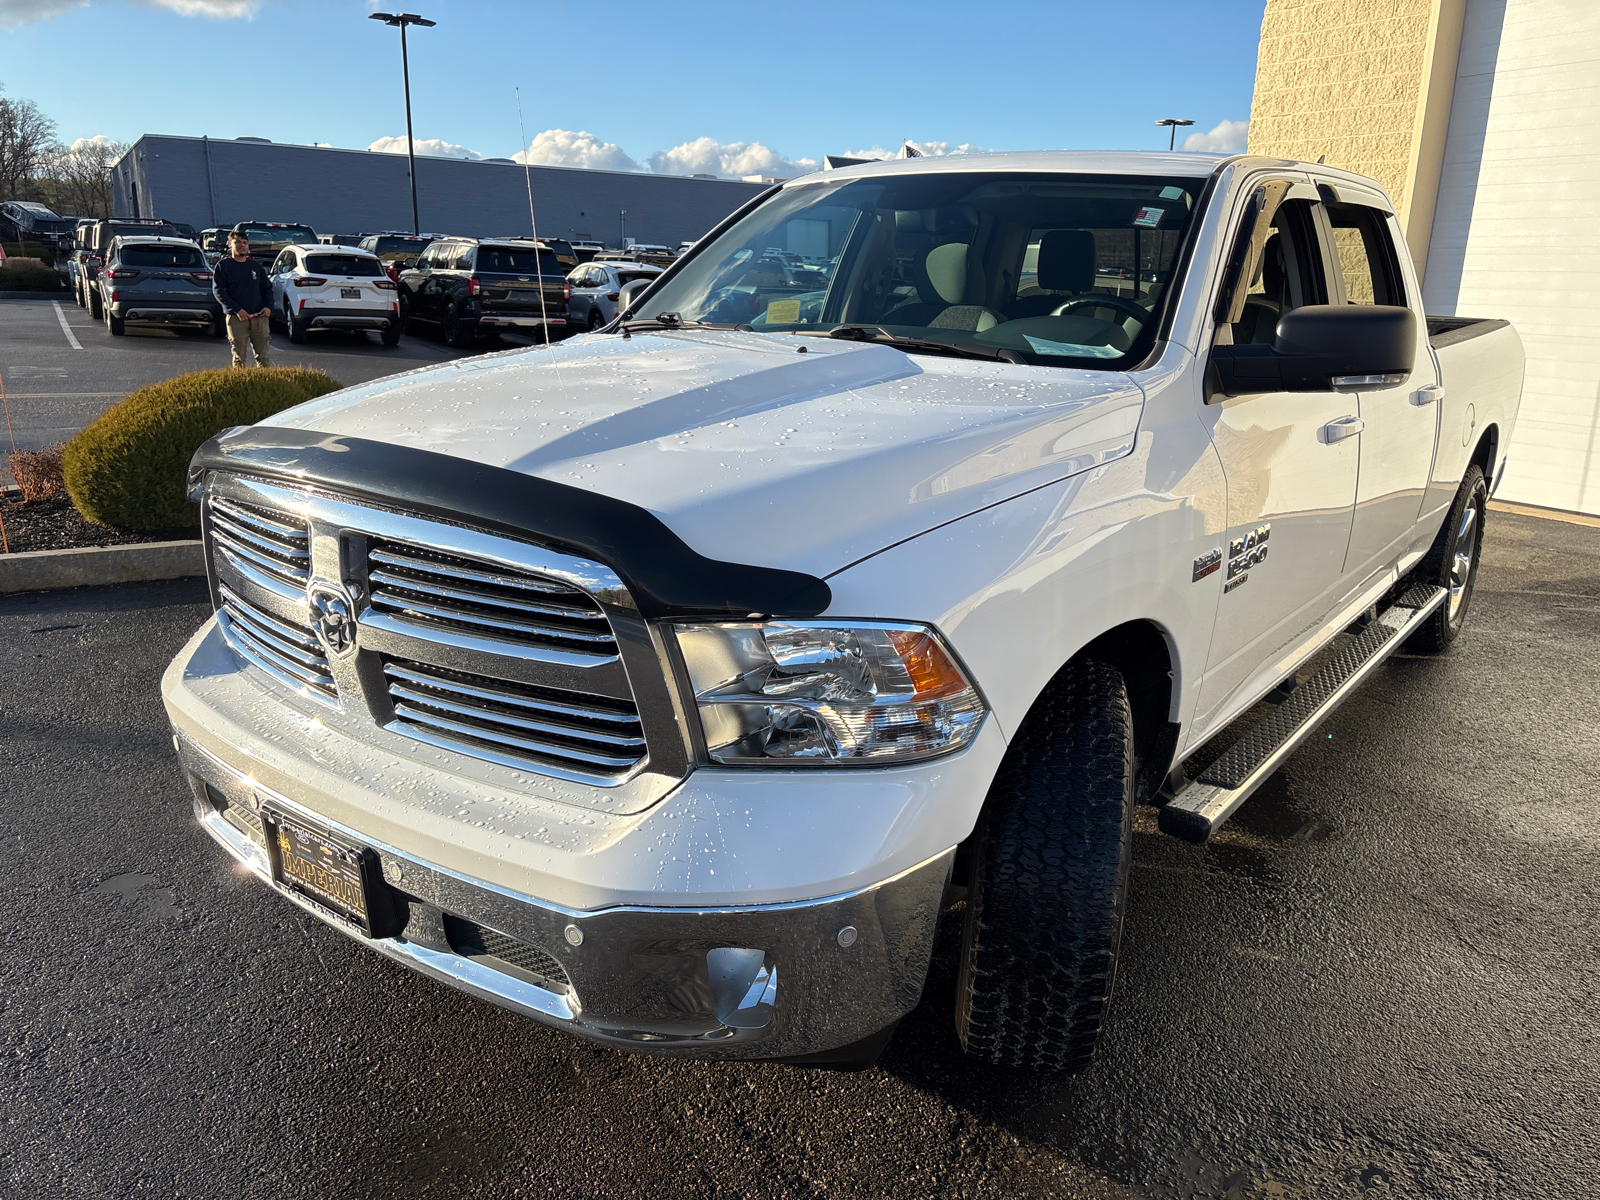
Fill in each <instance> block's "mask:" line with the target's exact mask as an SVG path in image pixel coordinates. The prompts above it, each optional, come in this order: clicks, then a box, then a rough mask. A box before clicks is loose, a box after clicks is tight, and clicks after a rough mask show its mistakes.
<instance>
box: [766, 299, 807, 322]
mask: <svg viewBox="0 0 1600 1200" xmlns="http://www.w3.org/2000/svg"><path fill="white" fill-rule="evenodd" d="M799 320H800V301H798V300H774V301H773V302H772V303H771V304H768V305H767V316H766V322H767V324H768V325H794V324H796V323H798V322H799Z"/></svg>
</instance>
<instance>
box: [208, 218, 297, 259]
mask: <svg viewBox="0 0 1600 1200" xmlns="http://www.w3.org/2000/svg"><path fill="white" fill-rule="evenodd" d="M229 232H230V233H242V234H244V235H245V237H247V238H249V239H250V257H251V258H253V259H255V260H256V261H257V262H258V263H260V264H262V265H263V266H265V265H267V264H268V263H270V262H273V261H274V260H275V259H276V258H277V257H278V253H279V251H281V250H282V249H283V248H284V247H285V246H298V245H305V244H307V243H309V244H311V245H316V244H317V231H316V230H315V229H313V228H311V226H309V225H295V224H292V223H290V222H287V221H240V222H239V223H238V224H237V225H235V226H234V227H233V228H232V229H231V230H229ZM227 252H228V248H227V246H226V245H224V246H223V247H222V253H224V254H226V253H227Z"/></svg>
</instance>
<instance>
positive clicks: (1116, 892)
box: [956, 659, 1135, 1072]
mask: <svg viewBox="0 0 1600 1200" xmlns="http://www.w3.org/2000/svg"><path fill="white" fill-rule="evenodd" d="M1134 775H1135V766H1134V744H1133V712H1132V709H1131V708H1130V707H1129V703H1128V689H1127V685H1126V684H1125V683H1124V682H1123V678H1122V675H1121V673H1120V672H1119V671H1118V670H1117V669H1116V668H1115V667H1112V666H1110V665H1108V664H1106V663H1103V662H1097V661H1094V660H1092V659H1085V660H1080V661H1078V662H1074V663H1070V664H1068V666H1067V667H1066V668H1065V669H1063V670H1062V672H1061V673H1060V674H1059V675H1058V676H1057V677H1056V679H1055V680H1054V681H1053V682H1052V683H1051V685H1050V688H1049V689H1048V690H1047V691H1046V692H1045V694H1044V695H1043V696H1041V697H1040V699H1039V700H1038V702H1037V703H1036V704H1035V705H1034V708H1033V711H1032V712H1030V713H1029V714H1028V718H1027V720H1026V721H1025V722H1024V723H1023V726H1022V728H1021V730H1020V731H1019V733H1018V736H1017V739H1016V741H1014V742H1013V743H1012V745H1011V748H1010V749H1009V750H1008V751H1007V753H1006V757H1005V760H1004V762H1003V763H1002V764H1001V767H1000V771H999V773H998V774H997V775H996V776H995V781H994V783H993V785H992V786H991V787H990V790H989V798H988V800H987V802H986V803H985V805H984V813H983V816H982V817H981V818H980V819H979V823H978V830H977V833H976V837H975V844H974V846H973V851H972V867H971V874H970V876H969V878H968V883H967V886H968V891H967V914H966V925H965V928H964V930H963V933H962V941H961V967H960V976H959V979H958V981H957V984H956V1032H957V1033H958V1034H959V1035H960V1037H961V1045H962V1048H963V1049H965V1050H966V1052H967V1053H968V1054H970V1055H971V1056H972V1057H974V1058H977V1059H980V1060H982V1061H984V1062H987V1063H991V1064H993V1065H995V1066H1001V1067H1024V1068H1031V1069H1034V1070H1042V1071H1062V1072H1067V1071H1077V1070H1081V1069H1082V1068H1083V1067H1085V1066H1087V1065H1088V1063H1089V1060H1090V1058H1091V1057H1092V1056H1093V1054H1094V1045H1095V1040H1096V1038H1097V1037H1098V1036H1099V1033H1100V1025H1101V1023H1102V1022H1103V1021H1104V1020H1105V1015H1106V1011H1107V1009H1108V1007H1109V1006H1110V1002H1111V990H1112V984H1113V983H1114V981H1115V979H1116V969H1117V950H1118V945H1119V943H1120V941H1121V937H1122V920H1123V915H1124V913H1125V911H1126V908H1127V893H1128V860H1129V852H1130V846H1131V844H1132V837H1133V804H1134V800H1133V797H1134Z"/></svg>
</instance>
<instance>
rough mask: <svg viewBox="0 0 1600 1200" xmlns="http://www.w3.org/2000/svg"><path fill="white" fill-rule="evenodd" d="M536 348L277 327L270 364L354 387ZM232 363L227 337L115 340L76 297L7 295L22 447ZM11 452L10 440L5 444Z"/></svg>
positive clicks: (4, 333)
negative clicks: (143, 391)
mask: <svg viewBox="0 0 1600 1200" xmlns="http://www.w3.org/2000/svg"><path fill="white" fill-rule="evenodd" d="M533 344H534V343H533V342H532V341H531V340H530V339H528V338H526V337H523V336H522V335H520V334H506V335H503V337H502V339H501V340H500V341H498V342H486V343H483V344H482V345H481V346H479V347H478V348H477V349H476V350H452V349H451V348H450V347H449V346H447V345H445V343H444V342H443V340H441V339H439V338H437V337H428V336H426V335H424V336H419V337H413V336H411V335H409V334H407V335H405V336H403V337H402V338H401V339H400V344H399V345H397V346H393V347H388V346H384V345H382V344H381V343H380V342H379V341H378V338H377V337H376V335H371V334H365V333H361V334H347V333H324V334H320V335H319V334H312V335H311V339H310V341H309V342H307V343H306V344H305V345H302V346H296V345H294V344H293V343H292V342H290V341H289V338H288V335H287V334H284V333H274V334H273V335H272V362H273V365H274V366H280V367H282V366H296V365H304V366H308V367H318V368H320V369H321V370H324V371H326V372H328V374H330V375H332V376H333V377H334V378H335V379H337V380H338V381H339V382H340V383H342V384H345V385H346V386H348V385H350V384H356V383H366V382H368V381H369V380H373V379H378V378H381V377H382V376H384V375H393V374H396V373H397V372H400V371H409V370H413V369H415V368H417V367H426V366H429V365H431V364H433V363H439V362H448V361H450V360H451V359H455V358H462V357H465V356H467V355H469V354H473V353H479V354H481V353H485V352H487V351H490V350H506V349H510V348H512V347H514V346H530V345H533ZM230 361H231V359H230V356H229V352H228V343H227V340H226V339H225V338H214V337H210V336H208V335H205V334H198V333H187V332H178V331H174V330H170V329H156V328H149V327H146V328H141V327H139V326H137V325H132V326H129V327H128V332H127V333H126V334H125V335H124V336H122V337H112V336H111V334H110V333H109V332H107V330H106V327H105V323H104V322H103V321H96V320H94V319H93V318H91V317H90V316H89V313H88V310H87V309H82V308H79V307H78V306H77V305H76V304H74V303H73V301H72V296H71V294H70V293H68V294H66V295H64V296H63V298H62V299H60V300H54V301H52V300H18V299H11V298H9V297H6V296H5V295H4V294H3V293H0V379H3V380H4V381H5V388H6V396H7V402H8V404H9V406H10V409H11V430H12V434H13V436H15V438H16V441H17V445H18V446H19V447H21V448H22V449H24V450H37V449H39V448H40V447H41V446H48V445H50V444H51V443H53V442H60V441H65V440H66V439H67V438H70V437H71V436H72V435H73V434H74V433H76V432H77V431H78V430H80V429H82V428H83V427H84V426H85V425H87V424H89V422H90V421H93V420H94V419H95V418H96V417H97V416H99V415H100V414H101V413H102V412H104V411H105V410H106V409H107V408H108V407H110V406H111V405H112V404H115V403H116V402H117V401H118V400H120V399H122V397H123V396H125V395H127V394H128V393H129V392H131V391H133V390H135V389H136V388H140V387H143V386H144V385H145V384H147V383H155V382H157V381H158V380H162V379H167V378H169V377H171V376H173V375H178V374H181V373H182V372H184V371H200V370H205V369H207V368H210V367H225V366H227V365H228V364H229V362H230ZM10 448H11V446H10V442H9V441H8V442H6V443H5V449H6V450H10ZM6 478H7V479H9V478H10V476H9V474H7V475H6Z"/></svg>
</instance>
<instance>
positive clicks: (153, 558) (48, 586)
mask: <svg viewBox="0 0 1600 1200" xmlns="http://www.w3.org/2000/svg"><path fill="white" fill-rule="evenodd" d="M205 573H206V562H205V555H204V553H203V552H202V551H201V549H200V542H199V540H198V539H196V540H195V541H192V542H190V541H185V542H140V543H135V544H134V545H131V546H89V547H85V548H83V549H77V550H27V551H24V552H22V553H21V554H0V596H5V595H12V594H14V593H16V592H42V591H49V590H52V589H55V588H70V587H84V586H87V585H95V584H107V583H137V582H140V581H143V580H148V579H187V578H189V577H191V576H194V575H204V574H205Z"/></svg>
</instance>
